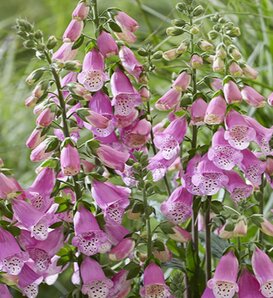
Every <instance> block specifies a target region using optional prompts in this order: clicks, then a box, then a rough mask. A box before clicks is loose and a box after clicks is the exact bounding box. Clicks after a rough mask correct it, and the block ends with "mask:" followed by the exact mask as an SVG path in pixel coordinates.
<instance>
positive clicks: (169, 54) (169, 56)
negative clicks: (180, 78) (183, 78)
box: [162, 49, 177, 61]
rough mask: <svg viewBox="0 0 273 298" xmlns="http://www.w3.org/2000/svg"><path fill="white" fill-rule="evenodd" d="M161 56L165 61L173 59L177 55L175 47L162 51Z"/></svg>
mask: <svg viewBox="0 0 273 298" xmlns="http://www.w3.org/2000/svg"><path fill="white" fill-rule="evenodd" d="M162 57H163V58H164V59H165V60H167V61H171V60H174V59H175V58H176V57H177V52H176V49H171V50H168V51H166V52H164V53H163V55H162Z"/></svg>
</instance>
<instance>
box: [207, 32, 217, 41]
mask: <svg viewBox="0 0 273 298" xmlns="http://www.w3.org/2000/svg"><path fill="white" fill-rule="evenodd" d="M208 37H209V39H211V40H214V39H216V38H217V37H218V32H217V31H215V30H211V31H210V32H209V33H208Z"/></svg>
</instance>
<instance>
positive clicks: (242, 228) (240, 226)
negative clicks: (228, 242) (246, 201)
mask: <svg viewBox="0 0 273 298" xmlns="http://www.w3.org/2000/svg"><path fill="white" fill-rule="evenodd" d="M233 233H234V236H235V237H244V236H246V235H247V220H246V218H245V217H242V218H240V219H239V220H238V221H237V223H236V224H235V227H234V230H233Z"/></svg>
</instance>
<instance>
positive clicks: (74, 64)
mask: <svg viewBox="0 0 273 298" xmlns="http://www.w3.org/2000/svg"><path fill="white" fill-rule="evenodd" d="M81 67H82V64H81V63H80V61H78V60H69V61H66V62H65V63H64V67H63V68H64V69H66V70H69V71H79V70H80V69H81Z"/></svg>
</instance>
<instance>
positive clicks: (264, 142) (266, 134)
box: [245, 116, 273, 155]
mask: <svg viewBox="0 0 273 298" xmlns="http://www.w3.org/2000/svg"><path fill="white" fill-rule="evenodd" d="M245 120H246V122H247V123H248V124H249V126H251V127H252V128H253V129H254V130H255V132H256V135H255V139H254V141H255V142H256V143H257V144H258V145H259V146H260V148H261V150H262V152H263V153H264V154H265V155H270V154H272V150H271V147H270V144H269V143H270V140H271V138H272V135H273V127H271V128H266V127H264V126H262V125H261V124H260V123H259V122H258V121H256V120H255V119H253V118H251V117H249V116H245Z"/></svg>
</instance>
